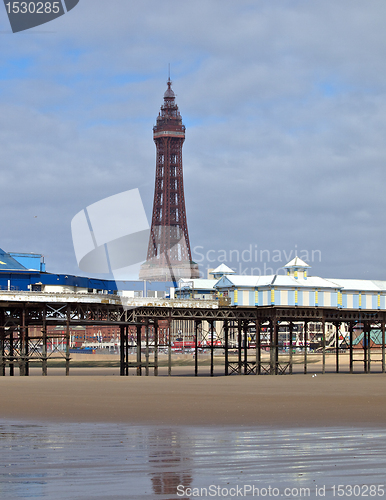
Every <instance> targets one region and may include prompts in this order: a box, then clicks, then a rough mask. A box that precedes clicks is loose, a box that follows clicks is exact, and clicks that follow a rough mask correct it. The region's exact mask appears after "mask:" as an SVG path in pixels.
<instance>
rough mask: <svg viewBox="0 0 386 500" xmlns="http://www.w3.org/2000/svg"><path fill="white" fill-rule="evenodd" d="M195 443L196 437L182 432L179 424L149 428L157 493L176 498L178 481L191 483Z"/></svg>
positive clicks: (151, 467) (151, 462)
mask: <svg viewBox="0 0 386 500" xmlns="http://www.w3.org/2000/svg"><path fill="white" fill-rule="evenodd" d="M193 447H194V440H193V439H191V438H190V437H189V436H183V435H182V430H181V429H180V428H176V429H162V428H161V429H156V430H151V431H150V432H149V464H150V476H151V482H152V485H153V491H154V493H155V494H156V495H173V496H172V497H170V498H175V495H176V491H177V487H178V485H179V484H182V485H186V487H190V486H191V484H192V473H191V470H190V467H192V463H191V461H192V460H191V458H190V452H191V449H192V448H193ZM153 469H154V471H155V472H152V470H153ZM180 498H182V497H180ZM185 498H186V497H185Z"/></svg>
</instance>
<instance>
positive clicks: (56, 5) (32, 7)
mask: <svg viewBox="0 0 386 500" xmlns="http://www.w3.org/2000/svg"><path fill="white" fill-rule="evenodd" d="M5 6H6V7H7V10H8V14H59V12H60V2H8V3H6V4H5Z"/></svg>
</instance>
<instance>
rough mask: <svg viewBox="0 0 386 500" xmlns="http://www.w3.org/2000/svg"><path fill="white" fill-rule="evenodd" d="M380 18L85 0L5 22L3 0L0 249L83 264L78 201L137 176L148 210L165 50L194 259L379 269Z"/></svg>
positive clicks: (372, 6) (375, 272)
mask: <svg viewBox="0 0 386 500" xmlns="http://www.w3.org/2000/svg"><path fill="white" fill-rule="evenodd" d="M385 18H386V4H385V3H384V2H383V0H382V1H381V0H368V1H367V2H366V3H364V2H363V1H358V0H341V1H340V2H334V1H332V0H331V1H330V0H328V1H326V0H323V1H321V0H320V1H315V2H309V0H297V1H282V0H281V1H280V0H264V1H263V0H260V1H256V0H254V1H246V0H240V1H237V2H235V1H234V0H211V1H203V0H197V1H195V2H180V1H177V0H173V1H171V0H165V1H163V2H159V0H144V1H141V2H130V1H128V0H109V2H106V1H105V0H80V2H79V5H78V6H77V7H76V8H74V9H73V10H72V11H71V12H69V13H68V14H66V15H64V16H62V17H61V18H58V19H56V20H55V21H52V22H51V23H49V24H46V25H42V26H40V27H39V28H36V29H35V30H33V29H32V30H29V31H28V32H22V33H17V34H12V32H11V30H10V27H9V23H8V19H7V16H6V13H5V10H4V11H3V12H1V10H0V44H1V50H0V144H1V150H2V154H1V155H0V168H1V172H2V177H1V182H0V199H1V200H2V208H3V230H2V241H1V244H0V247H2V248H3V249H4V250H6V251H25V252H28V251H31V252H38V253H42V254H44V255H45V256H46V260H47V269H48V270H49V271H52V272H65V273H77V272H79V270H78V268H77V264H76V260H75V255H74V251H73V247H72V239H71V230H70V223H71V219H72V217H73V216H74V215H75V214H76V213H77V212H79V211H80V210H82V209H83V208H84V207H86V206H88V205H89V204H91V203H95V202H96V201H98V200H100V199H103V198H106V197H108V196H111V195H114V194H116V193H119V192H121V191H122V190H124V189H133V188H136V187H138V188H139V189H140V192H141V195H142V199H143V202H144V205H145V209H146V212H147V214H148V217H149V218H150V215H151V209H152V199H153V187H154V172H155V147H154V144H153V140H152V127H153V125H154V122H155V119H156V117H157V114H158V111H159V107H160V105H161V104H162V96H163V92H164V91H165V89H166V80H167V75H168V64H169V63H170V64H171V76H172V80H173V89H174V91H175V93H176V95H177V103H178V105H179V108H180V111H181V114H182V117H183V121H184V123H185V124H186V126H187V132H186V141H185V145H184V176H185V177H184V181H185V195H186V204H187V216H188V224H189V232H190V239H191V246H192V248H193V250H194V248H197V252H196V256H197V258H201V257H200V255H201V254H202V253H204V254H206V253H207V252H210V254H209V255H210V256H211V257H212V256H213V255H214V254H215V255H218V256H220V255H225V254H224V253H221V254H220V250H223V251H225V253H226V254H227V255H229V254H230V251H231V250H235V252H233V254H232V255H237V252H236V251H238V252H239V254H240V255H241V254H242V252H243V251H244V250H247V249H249V248H250V245H252V246H253V248H258V249H259V251H260V250H262V251H264V250H265V251H266V252H264V253H263V255H264V259H263V260H259V261H258V262H253V263H252V264H253V267H254V268H261V270H262V271H263V270H264V265H265V266H266V268H267V267H269V266H270V267H272V258H273V255H278V253H277V252H276V253H275V254H274V251H275V250H276V251H280V252H281V254H282V255H283V261H282V262H279V263H277V262H275V270H276V269H277V268H278V267H280V265H285V264H286V262H284V258H285V255H288V254H289V252H290V251H292V250H293V249H295V248H297V250H298V251H299V252H300V251H301V250H303V251H305V252H309V253H310V255H311V253H312V251H315V250H318V251H320V255H321V259H319V258H318V259H316V261H315V262H311V263H310V264H311V265H312V270H311V273H312V274H317V275H320V276H324V277H329V278H331V277H341V278H348V277H356V278H369V279H386V252H385V251H384V247H385V243H386V231H385V224H386V216H385V214H386V198H385V195H384V186H385V185H386V169H385V162H386V142H385V137H386V83H385V82H386V78H385V73H386V68H385V64H386V63H385V57H384V54H385V50H386V37H385V35H384V24H385ZM258 255H260V254H258ZM269 255H270V256H271V262H269V258H268V257H267V256H269ZM315 255H319V253H318V254H315ZM194 256H195V255H194V252H193V257H194ZM226 263H227V264H228V265H230V266H231V267H232V266H234V267H235V268H236V269H237V270H238V271H240V270H241V271H243V272H246V273H248V269H249V268H251V267H252V265H251V263H250V262H242V261H239V262H237V259H236V260H233V261H228V262H226ZM206 264H207V265H210V266H211V267H212V266H213V264H215V263H212V262H207V263H205V262H203V270H204V269H205V267H206ZM240 266H241V267H240Z"/></svg>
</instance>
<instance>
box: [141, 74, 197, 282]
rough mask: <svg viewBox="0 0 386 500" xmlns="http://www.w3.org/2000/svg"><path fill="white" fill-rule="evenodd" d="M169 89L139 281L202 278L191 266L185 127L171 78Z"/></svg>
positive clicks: (158, 128)
mask: <svg viewBox="0 0 386 500" xmlns="http://www.w3.org/2000/svg"><path fill="white" fill-rule="evenodd" d="M167 85H168V88H167V90H166V92H165V94H164V103H163V105H162V106H161V111H160V113H159V115H158V117H157V123H156V125H155V126H154V128H153V138H154V142H155V145H156V148H157V159H156V176H155V189H154V202H153V216H152V221H151V232H150V239H149V247H148V252H147V260H146V262H145V263H144V264H143V265H142V267H141V270H140V274H139V278H140V279H144V280H155V281H174V282H176V281H177V280H178V279H179V278H199V270H198V265H197V264H196V263H194V262H192V254H191V250H190V242H189V234H188V224H187V221H186V210H185V197H184V183H183V172H182V145H183V143H184V141H185V126H184V125H183V124H182V118H181V115H180V112H179V110H178V106H177V104H176V103H175V94H174V92H173V90H172V82H171V81H170V78H169V79H168V82H167Z"/></svg>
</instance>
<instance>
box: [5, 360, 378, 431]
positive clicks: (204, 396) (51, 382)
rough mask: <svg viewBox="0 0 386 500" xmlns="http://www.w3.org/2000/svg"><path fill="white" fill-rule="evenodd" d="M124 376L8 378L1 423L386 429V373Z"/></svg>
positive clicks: (91, 372)
mask: <svg viewBox="0 0 386 500" xmlns="http://www.w3.org/2000/svg"><path fill="white" fill-rule="evenodd" d="M55 370H57V373H58V374H61V375H62V374H63V369H53V370H51V375H52V374H53V372H54V371H55ZM82 370H83V371H82ZM106 370H107V371H106ZM81 373H88V374H89V376H83V375H81ZM106 373H111V375H105V374H106ZM117 373H118V372H117V369H116V368H109V369H97V368H95V369H92V368H87V369H73V370H72V375H71V376H70V377H63V376H48V377H41V376H31V377H23V378H21V377H1V378H0V400H1V405H0V418H1V419H15V420H19V421H20V420H21V419H25V420H29V421H31V420H39V421H40V422H42V421H53V422H112V423H129V424H141V425H155V424H158V425H189V426H192V425H203V426H210V425H215V426H219V425H233V426H256V425H259V426H260V425H262V426H281V427H283V426H285V427H315V426H317V427H331V426H345V427H347V426H366V427H369V426H371V427H384V426H385V415H386V376H385V375H384V374H383V375H382V374H354V375H349V374H325V375H317V376H312V375H311V374H310V375H303V374H296V375H292V376H289V375H285V376H247V377H245V376H230V377H223V376H222V377H213V378H209V377H198V378H195V377H190V376H183V375H187V372H186V369H185V370H184V368H175V369H174V370H173V373H174V376H172V377H165V376H160V377H153V376H151V377H144V376H143V377H135V376H129V377H118V376H113V374H114V375H117ZM178 374H179V375H180V376H176V375H178Z"/></svg>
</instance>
